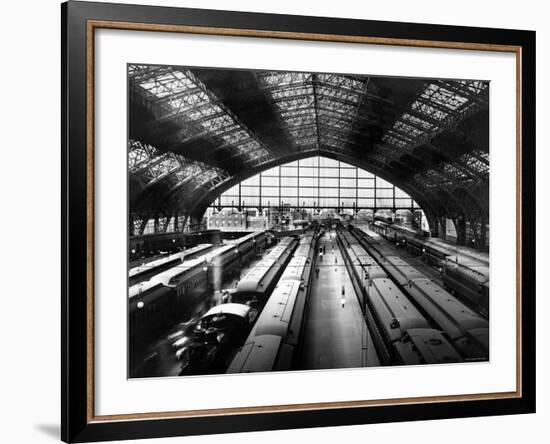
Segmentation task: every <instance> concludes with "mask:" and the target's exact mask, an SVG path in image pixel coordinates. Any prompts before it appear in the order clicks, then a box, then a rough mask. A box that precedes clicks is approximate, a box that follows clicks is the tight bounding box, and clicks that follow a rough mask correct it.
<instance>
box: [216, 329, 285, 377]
mask: <svg viewBox="0 0 550 444" xmlns="http://www.w3.org/2000/svg"><path fill="white" fill-rule="evenodd" d="M280 344H281V337H280V336H273V335H263V336H256V337H253V338H252V339H251V340H250V342H249V341H247V342H246V343H245V344H244V345H243V346H242V347H241V349H240V351H239V352H238V353H237V354H236V355H235V357H234V358H233V361H232V362H231V364H230V365H229V368H228V369H227V371H226V373H251V372H269V371H272V370H273V368H274V366H275V361H276V359H277V355H278V353H279V347H280Z"/></svg>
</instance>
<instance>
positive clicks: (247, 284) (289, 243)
mask: <svg viewBox="0 0 550 444" xmlns="http://www.w3.org/2000/svg"><path fill="white" fill-rule="evenodd" d="M297 246H298V240H297V238H295V237H288V238H283V239H281V241H280V242H279V244H277V245H276V246H275V247H273V248H272V249H271V251H269V252H268V253H267V254H266V256H265V257H264V258H263V259H262V260H261V261H260V262H259V263H258V264H257V265H256V266H255V267H254V268H253V269H252V270H250V271H249V272H248V273H247V274H246V275H244V276H243V277H242V278H241V279H240V280H239V282H238V285H237V287H236V288H235V289H231V290H230V291H228V293H229V299H228V302H227V303H222V304H219V305H217V306H215V307H213V308H212V309H211V310H210V312H207V313H206V314H205V315H204V316H202V317H201V319H200V320H199V321H198V322H197V324H196V325H195V327H194V328H193V329H192V330H191V332H190V334H189V335H188V336H187V338H188V340H187V341H185V340H183V342H185V344H183V347H182V348H183V351H181V350H178V351H176V353H177V354H178V355H179V356H180V359H181V361H182V364H181V371H180V375H196V374H209V373H223V372H225V370H226V369H227V366H228V365H229V363H230V362H231V354H232V352H234V351H235V349H236V348H237V347H238V346H240V345H241V344H242V343H243V341H244V340H245V339H246V337H247V335H248V334H249V332H250V329H251V328H252V327H253V326H254V325H255V323H256V321H257V319H258V316H259V315H260V313H262V309H263V308H264V306H265V304H266V303H267V301H268V300H269V298H270V296H271V292H272V291H273V289H274V288H275V285H276V283H277V282H278V280H279V278H280V276H281V275H282V273H283V271H284V270H285V267H286V265H287V264H288V262H289V261H290V259H291V257H292V253H293V252H294V250H295V249H296V247H297ZM228 308H231V311H232V313H231V314H232V316H231V320H232V322H224V323H223V324H219V322H217V321H216V319H217V318H218V317H219V313H226V312H227V309H228ZM212 312H213V313H212ZM216 313H218V315H217V314H216ZM236 313H238V315H237V314H236ZM239 317H240V320H239ZM224 319H226V321H228V320H229V316H228V315H224ZM178 341H182V339H179V340H178Z"/></svg>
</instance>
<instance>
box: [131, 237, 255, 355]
mask: <svg viewBox="0 0 550 444" xmlns="http://www.w3.org/2000/svg"><path fill="white" fill-rule="evenodd" d="M265 241H266V236H265V233H263V232H257V233H251V234H248V235H246V236H243V237H241V238H239V239H236V240H234V241H231V243H228V244H226V245H222V246H219V247H216V248H212V249H209V250H208V252H207V253H205V254H202V255H200V256H197V257H195V258H193V259H188V258H184V262H180V263H177V264H176V265H174V266H172V267H171V268H169V269H167V270H164V271H162V272H160V273H157V274H155V275H154V276H152V277H151V278H150V279H149V280H146V281H142V282H139V283H137V284H134V285H132V286H130V287H129V291H128V297H129V308H128V331H129V334H128V337H129V348H130V355H131V356H133V355H134V352H135V351H136V350H138V349H139V348H140V347H142V346H143V345H144V344H146V343H147V342H149V341H151V340H152V339H153V338H154V337H156V336H158V335H159V334H161V333H162V332H163V331H164V330H166V329H168V328H169V327H171V326H172V325H173V324H174V323H175V322H176V321H177V320H178V319H181V318H182V317H183V318H184V317H185V316H186V315H187V314H188V313H189V312H190V310H192V309H193V308H194V307H195V306H196V305H197V304H199V303H201V302H203V301H204V300H205V299H206V298H207V296H208V295H209V294H210V293H211V291H212V289H213V288H214V289H218V288H220V286H221V285H222V282H223V281H224V280H226V279H227V278H229V277H230V276H233V275H235V274H236V273H238V272H239V270H240V267H241V266H243V265H244V264H245V263H246V262H248V261H250V259H251V258H252V257H253V256H254V255H256V254H259V253H260V252H261V251H263V249H265ZM180 260H181V259H180Z"/></svg>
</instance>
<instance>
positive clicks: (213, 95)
mask: <svg viewBox="0 0 550 444" xmlns="http://www.w3.org/2000/svg"><path fill="white" fill-rule="evenodd" d="M128 100H129V106H128V109H129V131H128V137H129V140H128V189H129V197H128V202H129V212H128V301H129V302H128V307H129V309H128V350H129V365H128V375H129V377H131V378H140V377H162V376H186V375H205V374H225V373H227V374H242V373H248V372H271V371H308V370H329V369H341V368H358V367H370V366H385V365H421V364H428V365H432V364H433V365H435V364H441V363H458V362H460V363H462V362H469V361H475V362H478V361H487V360H489V152H488V147H489V130H488V128H489V83H488V82H485V81H482V80H454V79H421V78H398V77H374V76H367V75H348V74H331V73H306V72H278V71H252V70H236V69H214V68H194V67H180V66H157V65H129V66H128Z"/></svg>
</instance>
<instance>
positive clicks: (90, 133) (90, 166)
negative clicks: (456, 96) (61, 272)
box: [86, 20, 522, 423]
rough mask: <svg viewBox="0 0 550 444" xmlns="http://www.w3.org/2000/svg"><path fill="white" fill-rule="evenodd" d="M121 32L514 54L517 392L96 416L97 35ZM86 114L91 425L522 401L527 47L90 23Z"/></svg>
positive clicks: (89, 403) (87, 404)
mask: <svg viewBox="0 0 550 444" xmlns="http://www.w3.org/2000/svg"><path fill="white" fill-rule="evenodd" d="M100 28H103V29H121V30H134V31H149V32H174V33H190V34H201V35H221V36H235V37H260V38H277V39H289V40H308V41H325V42H339V43H362V44H374V45H395V46H406V47H423V48H442V49H462V50H477V51H494V52H512V53H514V54H515V56H516V391H515V392H497V393H485V394H484V393H481V394H464V395H450V396H427V397H426V396H424V397H409V398H395V399H382V400H364V401H337V402H322V403H305V404H284V405H270V406H256V407H230V408H216V409H198V410H185V411H171V412H149V413H147V412H144V413H133V414H132V413H131V414H116V415H101V416H96V415H95V414H94V352H95V350H94V340H93V338H94V274H93V272H94V254H93V249H94V31H95V29H100ZM86 34H87V44H86V61H87V66H86V73H87V80H86V97H87V100H86V108H87V125H86V134H87V146H86V157H87V177H86V184H87V194H86V197H87V199H86V201H87V202H86V203H87V229H86V234H87V247H88V248H87V297H86V301H87V303H86V307H87V325H86V329H87V334H88V339H87V399H86V406H87V408H86V411H87V423H101V422H116V421H126V420H147V419H149V420H154V419H165V418H193V417H201V416H227V415H239V414H244V413H245V414H261V413H275V412H279V413H280V412H297V411H304V410H326V409H336V408H359V407H377V406H391V405H407V404H415V403H442V402H449V401H451V402H461V401H479V400H496V399H513V398H521V397H522V345H521V344H522V237H521V233H522V59H521V56H522V47H521V46H516V45H500V44H485V43H467V42H464V43H463V42H449V41H433V40H415V39H398V38H384V37H366V36H351V35H349V36H346V35H332V34H310V33H299V32H283V31H263V30H250V29H234V28H215V27H203V26H187V25H165V24H147V23H134V22H123V21H106V20H87V26H86Z"/></svg>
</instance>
